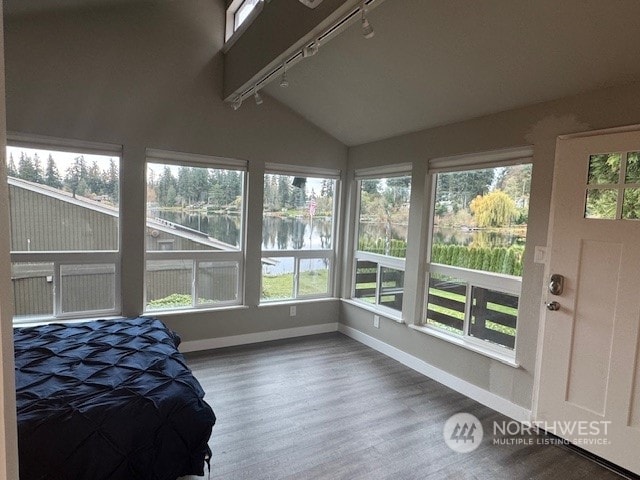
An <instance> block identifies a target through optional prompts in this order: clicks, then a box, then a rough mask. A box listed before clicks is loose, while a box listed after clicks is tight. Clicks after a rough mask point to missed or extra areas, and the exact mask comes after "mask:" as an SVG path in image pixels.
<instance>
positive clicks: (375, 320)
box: [373, 315, 380, 328]
mask: <svg viewBox="0 0 640 480" xmlns="http://www.w3.org/2000/svg"><path fill="white" fill-rule="evenodd" d="M373 326H374V327H375V328H380V315H374V316H373Z"/></svg>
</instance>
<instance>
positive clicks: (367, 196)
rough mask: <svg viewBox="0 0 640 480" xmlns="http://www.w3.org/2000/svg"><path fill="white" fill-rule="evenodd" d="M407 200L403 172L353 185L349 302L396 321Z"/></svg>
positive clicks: (373, 176) (407, 175) (408, 193)
mask: <svg viewBox="0 0 640 480" xmlns="http://www.w3.org/2000/svg"><path fill="white" fill-rule="evenodd" d="M357 175H358V174H357ZM410 196H411V175H410V173H409V171H408V170H407V169H406V168H401V169H399V170H398V171H396V172H393V173H390V174H376V173H370V174H366V173H365V174H362V178H359V179H358V200H357V202H358V214H357V221H358V224H357V235H356V242H357V245H356V248H355V250H356V252H355V256H354V276H353V289H352V298H353V299H354V300H356V301H358V302H362V303H363V304H368V305H370V306H373V307H374V308H376V309H380V310H381V311H383V312H385V311H386V313H388V314H391V315H392V316H394V317H395V316H398V315H401V312H402V301H403V298H404V269H405V256H406V252H407V229H408V224H409V198H410Z"/></svg>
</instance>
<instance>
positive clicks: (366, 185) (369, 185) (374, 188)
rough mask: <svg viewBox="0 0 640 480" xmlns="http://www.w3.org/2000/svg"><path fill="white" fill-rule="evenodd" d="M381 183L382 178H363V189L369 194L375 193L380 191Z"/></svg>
mask: <svg viewBox="0 0 640 480" xmlns="http://www.w3.org/2000/svg"><path fill="white" fill-rule="evenodd" d="M379 185H380V180H377V179H375V178H372V179H368V180H362V191H363V192H367V193H368V194H371V195H375V194H377V193H378V188H379Z"/></svg>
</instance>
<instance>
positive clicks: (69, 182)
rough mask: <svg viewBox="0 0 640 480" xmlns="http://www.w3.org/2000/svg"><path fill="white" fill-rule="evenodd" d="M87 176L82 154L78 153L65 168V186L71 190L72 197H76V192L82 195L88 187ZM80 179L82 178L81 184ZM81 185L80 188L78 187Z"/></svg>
mask: <svg viewBox="0 0 640 480" xmlns="http://www.w3.org/2000/svg"><path fill="white" fill-rule="evenodd" d="M86 177H87V165H86V162H85V160H84V156H82V155H80V156H79V157H76V158H75V159H74V161H73V163H72V164H71V166H70V167H69V168H68V169H67V175H66V177H65V179H64V183H65V186H66V187H67V188H68V189H69V190H71V194H72V195H73V198H76V194H80V195H82V194H83V193H81V192H85V193H86V190H87V189H88V187H87V183H86V180H84V179H85V178H86ZM80 180H84V182H83V185H80ZM80 187H82V189H80Z"/></svg>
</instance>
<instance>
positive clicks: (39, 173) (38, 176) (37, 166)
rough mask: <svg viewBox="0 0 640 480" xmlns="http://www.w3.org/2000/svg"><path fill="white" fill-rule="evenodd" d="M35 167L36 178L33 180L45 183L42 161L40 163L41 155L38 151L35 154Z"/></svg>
mask: <svg viewBox="0 0 640 480" xmlns="http://www.w3.org/2000/svg"><path fill="white" fill-rule="evenodd" d="M33 169H34V170H35V180H33V181H34V182H36V183H44V174H43V171H42V163H40V157H39V156H38V154H37V153H34V154H33Z"/></svg>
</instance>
